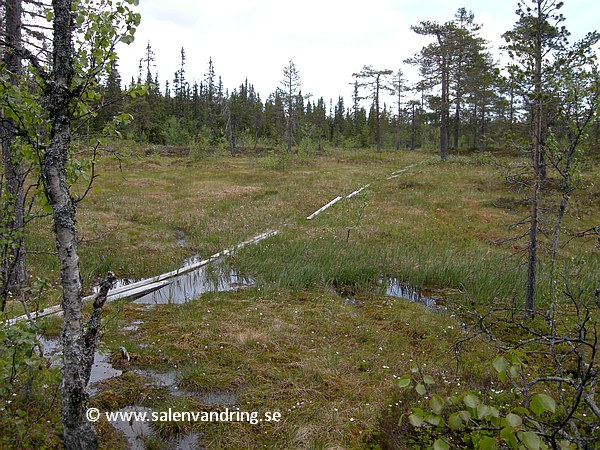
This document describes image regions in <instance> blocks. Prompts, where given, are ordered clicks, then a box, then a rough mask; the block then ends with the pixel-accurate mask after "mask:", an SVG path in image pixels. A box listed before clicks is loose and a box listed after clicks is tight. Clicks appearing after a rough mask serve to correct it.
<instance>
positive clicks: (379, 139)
mask: <svg viewBox="0 0 600 450" xmlns="http://www.w3.org/2000/svg"><path fill="white" fill-rule="evenodd" d="M380 77H381V75H380V74H377V79H376V81H375V83H376V86H375V128H376V132H377V151H378V152H380V151H381V122H380V119H379V78H380Z"/></svg>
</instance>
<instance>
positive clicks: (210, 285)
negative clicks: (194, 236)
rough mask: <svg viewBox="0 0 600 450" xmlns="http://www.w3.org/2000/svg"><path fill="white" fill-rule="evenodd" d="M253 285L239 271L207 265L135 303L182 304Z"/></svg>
mask: <svg viewBox="0 0 600 450" xmlns="http://www.w3.org/2000/svg"><path fill="white" fill-rule="evenodd" d="M189 262H190V263H193V262H194V260H193V259H191V260H189ZM184 267H185V266H184ZM253 284H254V281H252V280H251V279H249V278H246V277H243V276H241V275H240V274H239V272H238V271H237V270H234V269H231V268H224V267H222V266H218V265H206V266H202V267H199V268H198V269H196V270H194V271H193V272H189V273H186V274H183V275H180V276H178V277H177V278H176V279H175V280H174V281H173V282H172V283H170V284H168V285H167V286H164V287H162V288H160V289H157V290H156V291H153V292H150V293H148V294H146V295H143V296H142V297H139V298H138V299H136V300H134V302H133V303H136V304H143V305H164V304H169V303H170V304H181V303H186V302H189V301H190V300H195V299H197V298H198V297H200V296H201V295H202V294H204V293H206V292H223V291H233V290H236V289H239V288H240V287H244V286H252V285H253Z"/></svg>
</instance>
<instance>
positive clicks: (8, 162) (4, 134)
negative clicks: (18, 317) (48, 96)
mask: <svg viewBox="0 0 600 450" xmlns="http://www.w3.org/2000/svg"><path fill="white" fill-rule="evenodd" d="M4 9H5V18H4V27H3V29H0V36H1V39H2V41H4V52H3V54H2V65H3V66H4V70H6V72H7V74H8V79H7V80H6V82H8V83H11V84H13V85H15V86H16V85H18V84H19V83H20V82H21V80H20V78H21V75H22V64H21V56H20V54H19V48H20V47H21V46H22V15H23V8H22V3H21V0H6V1H5V3H4ZM7 107H10V105H7ZM16 131H17V130H16V124H15V122H14V119H13V118H11V117H7V115H6V114H5V112H4V108H2V107H0V140H1V141H2V161H3V164H4V177H5V183H4V186H2V187H0V188H1V189H2V190H3V191H4V195H0V199H1V200H3V205H2V206H1V207H2V215H3V218H2V219H0V230H3V232H2V234H3V236H1V237H2V243H3V248H2V250H1V255H2V261H1V262H0V263H1V265H2V266H1V267H0V270H1V272H0V273H1V277H0V278H1V279H0V283H1V285H0V300H1V301H0V309H1V310H4V306H5V304H6V300H7V295H8V292H9V290H10V289H11V288H17V289H19V288H20V287H21V286H22V285H23V283H24V282H25V280H26V264H25V244H24V242H25V241H24V239H23V233H24V229H23V227H24V219H25V205H24V184H25V178H26V176H27V170H26V165H25V163H24V161H23V158H22V156H21V154H20V152H19V150H18V143H17V140H16V137H17V133H16Z"/></svg>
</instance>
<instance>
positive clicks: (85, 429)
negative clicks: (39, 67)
mask: <svg viewBox="0 0 600 450" xmlns="http://www.w3.org/2000/svg"><path fill="white" fill-rule="evenodd" d="M71 3H72V1H71V0H53V1H52V6H53V9H54V25H53V27H54V30H53V31H54V38H53V70H52V75H53V76H52V79H51V81H50V83H49V85H48V87H47V89H46V92H45V99H44V100H45V102H46V105H47V108H48V113H49V116H50V120H51V126H52V128H51V136H50V137H51V142H50V146H49V147H48V148H47V149H46V151H45V153H44V156H43V161H42V163H43V164H42V165H43V177H44V184H45V188H46V193H47V195H48V198H49V201H50V205H51V206H52V217H53V221H54V235H55V241H56V249H57V252H58V258H59V263H60V278H61V285H62V289H63V295H62V309H63V311H64V318H63V325H62V342H63V369H62V385H61V394H62V400H61V416H62V423H63V428H64V430H63V433H64V444H65V448H67V449H93V448H97V447H98V440H97V437H96V433H95V431H94V429H93V428H92V426H91V424H90V423H89V422H88V421H87V420H86V418H85V408H86V405H87V399H88V395H87V393H86V385H87V383H88V379H89V369H88V368H87V367H86V366H88V365H90V362H89V350H90V349H89V348H86V347H89V346H91V347H92V349H93V347H95V340H94V342H93V343H91V345H89V344H86V340H85V338H84V328H83V315H82V300H81V299H82V288H81V279H80V273H79V257H78V255H77V230H76V227H75V223H76V222H75V210H76V208H75V203H74V201H73V198H72V197H71V194H70V192H69V187H68V185H67V170H66V167H67V160H68V155H69V149H70V147H71V140H72V135H71V122H72V112H71V109H70V105H71V101H72V100H73V98H75V95H74V92H73V90H72V84H73V75H74V73H75V71H74V68H73V28H74V24H73V16H72V13H71ZM92 354H93V351H92Z"/></svg>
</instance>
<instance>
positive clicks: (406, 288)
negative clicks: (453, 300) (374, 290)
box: [385, 278, 443, 309]
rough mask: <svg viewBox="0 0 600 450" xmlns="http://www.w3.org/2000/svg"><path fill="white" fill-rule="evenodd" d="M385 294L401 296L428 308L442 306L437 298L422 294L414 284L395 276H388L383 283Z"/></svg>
mask: <svg viewBox="0 0 600 450" xmlns="http://www.w3.org/2000/svg"><path fill="white" fill-rule="evenodd" d="M385 295H389V296H390V297H397V298H403V299H406V300H410V301H411V302H415V303H421V304H422V305H424V306H427V307H428V308H433V309H440V308H443V307H442V306H441V305H440V304H439V299H436V298H433V297H429V296H427V295H424V294H423V293H422V292H420V291H419V290H418V289H416V288H415V287H414V286H411V285H410V284H408V283H405V282H402V281H400V280H398V279H397V278H390V279H388V280H387V283H386V284H385Z"/></svg>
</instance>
